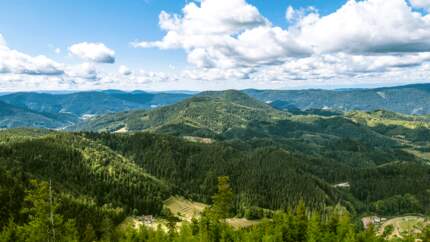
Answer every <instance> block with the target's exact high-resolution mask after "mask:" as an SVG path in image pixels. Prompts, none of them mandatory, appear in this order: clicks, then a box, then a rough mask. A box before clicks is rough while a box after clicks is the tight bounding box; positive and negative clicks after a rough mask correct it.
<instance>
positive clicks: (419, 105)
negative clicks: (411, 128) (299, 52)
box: [244, 84, 430, 114]
mask: <svg viewBox="0 0 430 242" xmlns="http://www.w3.org/2000/svg"><path fill="white" fill-rule="evenodd" d="M244 92H245V93H246V94H248V95H250V96H252V97H254V98H256V99H258V100H260V101H263V102H268V103H272V104H273V106H274V107H277V108H280V109H288V110H294V109H301V110H306V109H332V110H340V111H353V110H363V111H374V110H377V109H383V110H388V111H393V112H399V113H404V114H430V106H429V105H428V104H429V103H430V84H414V85H406V86H397V87H383V88H375V89H346V90H321V89H310V90H253V89H249V90H244Z"/></svg>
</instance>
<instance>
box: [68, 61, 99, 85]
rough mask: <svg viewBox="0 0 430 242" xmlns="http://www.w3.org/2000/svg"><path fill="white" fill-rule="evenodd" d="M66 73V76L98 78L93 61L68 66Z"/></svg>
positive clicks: (86, 78)
mask: <svg viewBox="0 0 430 242" xmlns="http://www.w3.org/2000/svg"><path fill="white" fill-rule="evenodd" d="M66 75H67V77H68V78H78V79H84V80H91V81H95V80H98V79H99V76H98V72H97V69H96V66H95V65H94V64H93V63H82V64H80V65H76V66H70V67H69V68H68V69H67V71H66Z"/></svg>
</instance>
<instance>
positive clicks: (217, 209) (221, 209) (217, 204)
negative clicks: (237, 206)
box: [212, 176, 234, 219]
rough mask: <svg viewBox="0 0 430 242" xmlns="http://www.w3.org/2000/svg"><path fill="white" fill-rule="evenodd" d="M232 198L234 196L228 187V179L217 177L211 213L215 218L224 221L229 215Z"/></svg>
mask: <svg viewBox="0 0 430 242" xmlns="http://www.w3.org/2000/svg"><path fill="white" fill-rule="evenodd" d="M233 198H234V194H233V190H232V189H231V187H230V178H229V177H227V176H221V177H218V191H217V193H216V194H215V195H213V196H212V200H213V206H212V211H213V212H214V214H215V216H216V217H218V218H221V219H225V218H228V217H229V216H230V215H231V210H232V208H233Z"/></svg>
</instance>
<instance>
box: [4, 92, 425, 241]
mask: <svg viewBox="0 0 430 242" xmlns="http://www.w3.org/2000/svg"><path fill="white" fill-rule="evenodd" d="M71 129H72V130H75V131H74V132H70V131H69V132H65V131H50V130H43V129H7V130H3V131H0V203H1V205H2V206H1V208H0V231H1V232H0V241H384V240H399V241H414V240H415V239H417V238H420V239H422V241H430V240H429V236H430V230H429V229H428V228H427V225H428V222H427V220H426V219H425V218H426V216H428V215H429V214H430V166H429V165H428V164H429V162H430V156H429V148H428V147H429V140H430V136H429V135H430V131H429V130H430V125H429V120H428V117H427V116H413V115H403V114H397V113H392V112H388V111H382V110H377V111H373V112H359V111H355V112H350V113H342V112H334V111H327V110H307V111H297V110H296V111H282V110H277V109H275V108H273V107H271V106H269V105H267V104H264V103H260V102H258V101H256V100H254V99H251V98H249V97H248V96H246V95H244V94H242V93H239V92H235V91H227V92H208V93H202V94H201V95H199V96H196V97H193V98H191V99H188V100H185V101H182V102H180V103H178V104H174V105H172V106H166V107H163V108H160V109H155V110H151V111H131V112H126V113H120V114H108V115H106V116H101V117H95V118H93V119H90V120H89V121H88V122H86V123H82V124H79V125H78V126H74V127H72V128H71ZM78 129H82V130H83V131H82V130H78ZM106 131H109V132H106ZM118 131H121V132H118ZM178 196H180V197H182V198H184V199H187V200H186V201H191V202H189V204H192V202H199V203H200V204H204V206H203V205H202V206H203V207H204V209H202V211H200V212H199V213H198V214H194V215H192V216H191V217H192V218H187V217H186V216H185V215H184V214H180V213H172V210H171V208H169V207H168V206H167V205H166V201H168V200H169V199H171V198H172V197H178ZM184 211H185V212H187V211H186V209H185V210H184ZM406 215H410V216H412V215H413V216H416V217H417V218H419V219H421V218H422V219H423V221H422V222H420V225H419V226H418V225H414V226H418V227H416V228H415V227H414V228H415V229H414V230H408V231H398V229H397V228H396V227H394V226H393V225H389V226H382V225H380V224H375V225H372V224H370V225H369V224H366V223H364V222H363V221H362V218H372V216H373V217H375V216H376V217H378V218H384V219H387V218H393V219H395V218H396V217H402V216H406ZM146 216H149V218H150V219H149V220H150V222H148V223H146V222H145V221H146V220H147V218H146ZM152 218H154V220H153V219H152ZM232 219H233V220H235V221H241V222H243V223H246V224H248V225H246V226H241V227H237V226H236V227H235V226H234V224H235V223H233V222H231V221H232ZM126 221H134V222H132V225H129V224H128V223H127V222H126ZM136 221H137V222H136ZM142 221H143V222H142ZM158 221H163V222H162V223H161V222H160V223H158ZM420 221H421V220H420ZM397 233H398V236H394V235H396V234H397Z"/></svg>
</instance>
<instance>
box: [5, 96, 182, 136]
mask: <svg viewBox="0 0 430 242" xmlns="http://www.w3.org/2000/svg"><path fill="white" fill-rule="evenodd" d="M189 96H190V95H189V94H182V93H147V92H143V91H134V92H123V91H117V90H106V91H98V92H96V91H94V92H77V93H69V94H48V93H35V92H20V93H13V94H7V95H3V96H0V109H2V110H4V112H5V113H7V114H8V115H1V116H0V124H1V127H8V128H13V127H44V128H64V127H67V126H69V125H71V124H75V123H76V122H78V121H79V120H83V119H86V118H88V117H91V116H94V115H102V114H107V113H115V112H123V111H127V110H133V109H150V108H156V107H159V106H164V105H168V104H172V103H176V102H178V101H180V100H183V99H185V98H187V97H189Z"/></svg>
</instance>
